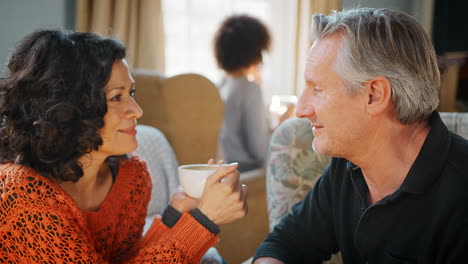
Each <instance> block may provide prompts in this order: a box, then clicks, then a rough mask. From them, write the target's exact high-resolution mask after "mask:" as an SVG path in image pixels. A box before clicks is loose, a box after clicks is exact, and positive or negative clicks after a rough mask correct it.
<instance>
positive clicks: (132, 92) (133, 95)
mask: <svg viewBox="0 0 468 264" xmlns="http://www.w3.org/2000/svg"><path fill="white" fill-rule="evenodd" d="M135 93H136V89H135V88H133V89H132V90H130V96H131V97H135Z"/></svg>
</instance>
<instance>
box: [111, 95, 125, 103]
mask: <svg viewBox="0 0 468 264" xmlns="http://www.w3.org/2000/svg"><path fill="white" fill-rule="evenodd" d="M121 98H122V95H121V94H118V95H116V96H114V97H112V98H111V101H117V102H120V99H121Z"/></svg>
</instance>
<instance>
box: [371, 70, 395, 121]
mask: <svg viewBox="0 0 468 264" xmlns="http://www.w3.org/2000/svg"><path fill="white" fill-rule="evenodd" d="M366 86H367V104H366V107H367V112H368V113H369V114H371V115H377V114H380V113H382V112H384V111H385V110H386V109H387V108H388V107H390V105H391V97H392V88H391V86H390V81H389V80H388V79H387V78H385V77H381V76H379V77H376V78H373V79H372V80H369V81H368V82H367V83H366Z"/></svg>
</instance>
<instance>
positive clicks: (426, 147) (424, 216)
mask: <svg viewBox="0 0 468 264" xmlns="http://www.w3.org/2000/svg"><path fill="white" fill-rule="evenodd" d="M312 31H313V33H312V35H313V38H314V40H315V41H314V44H313V45H312V47H311V49H310V51H309V55H308V58H307V66H306V71H305V79H306V83H307V86H306V88H305V90H304V92H303V93H302V95H301V97H300V100H299V102H298V106H297V109H296V114H297V116H298V117H301V118H307V119H309V120H310V121H311V129H312V131H313V134H314V136H315V137H314V141H313V143H312V144H313V148H314V150H315V151H317V152H319V153H322V154H326V155H329V156H332V157H334V158H333V159H332V161H331V163H330V164H329V166H328V167H327V168H326V169H325V171H324V173H323V175H322V177H320V178H319V179H318V181H317V183H316V184H315V186H314V188H313V189H312V190H311V191H310V192H309V193H308V195H307V196H306V198H305V199H304V201H303V202H301V203H298V204H296V205H295V206H294V207H293V210H292V213H291V214H289V215H287V216H286V217H284V218H283V219H282V220H281V222H280V223H279V224H278V225H277V226H276V227H275V229H274V231H273V232H272V233H270V234H269V235H268V237H267V238H266V239H265V241H264V242H263V243H262V244H261V245H260V247H259V248H258V249H257V252H256V255H255V258H254V259H255V260H254V263H256V264H260V263H321V262H322V261H324V260H327V259H329V258H330V255H331V254H333V253H336V252H338V251H340V252H341V255H342V258H343V261H344V263H467V261H468V257H467V254H468V206H466V202H467V201H468V191H467V190H466V189H467V187H468V162H467V161H468V141H467V140H466V139H463V138H462V137H460V136H457V135H455V134H453V133H451V132H449V131H448V130H447V127H446V126H445V125H444V124H443V122H442V120H441V119H440V116H439V114H438V113H437V111H436V110H435V109H436V107H437V105H438V88H439V85H440V75H439V71H438V68H437V62H436V55H435V52H434V48H433V46H432V43H431V41H430V39H429V38H428V36H427V35H426V33H425V32H424V30H423V28H422V27H421V25H420V24H419V23H418V22H417V21H416V20H415V19H413V18H412V17H411V16H409V15H407V14H405V13H402V12H400V11H396V10H390V9H370V8H361V9H353V10H348V11H343V12H337V13H332V14H331V15H329V16H324V15H321V14H317V15H314V16H313V22H312Z"/></svg>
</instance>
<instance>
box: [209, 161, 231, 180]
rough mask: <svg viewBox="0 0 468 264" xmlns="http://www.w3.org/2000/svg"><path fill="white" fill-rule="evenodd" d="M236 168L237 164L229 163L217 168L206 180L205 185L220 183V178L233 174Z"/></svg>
mask: <svg viewBox="0 0 468 264" xmlns="http://www.w3.org/2000/svg"><path fill="white" fill-rule="evenodd" d="M237 167H238V164H237V162H235V163H231V164H228V165H223V166H219V167H218V168H217V169H216V170H215V172H214V173H213V174H211V176H210V177H208V179H206V183H216V182H220V181H221V178H223V177H225V176H226V175H228V174H230V173H232V172H234V171H235V170H236V169H237Z"/></svg>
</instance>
